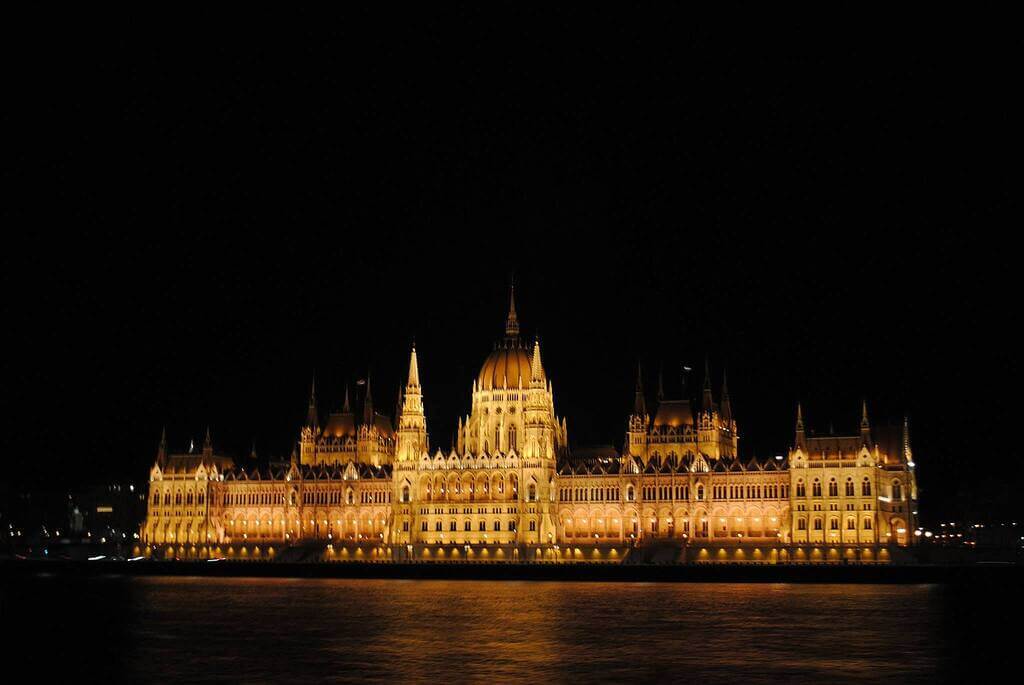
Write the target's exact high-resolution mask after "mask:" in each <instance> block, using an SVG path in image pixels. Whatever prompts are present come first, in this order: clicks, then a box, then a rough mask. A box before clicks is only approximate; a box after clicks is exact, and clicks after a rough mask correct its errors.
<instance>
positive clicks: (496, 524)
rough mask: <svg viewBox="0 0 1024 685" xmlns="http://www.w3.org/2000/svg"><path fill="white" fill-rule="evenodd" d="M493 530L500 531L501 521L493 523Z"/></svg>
mask: <svg viewBox="0 0 1024 685" xmlns="http://www.w3.org/2000/svg"><path fill="white" fill-rule="evenodd" d="M494 530H501V521H495V522H494Z"/></svg>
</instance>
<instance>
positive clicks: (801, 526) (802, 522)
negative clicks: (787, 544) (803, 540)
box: [796, 518, 807, 530]
mask: <svg viewBox="0 0 1024 685" xmlns="http://www.w3.org/2000/svg"><path fill="white" fill-rule="evenodd" d="M796 529H797V530H807V519H804V518H801V519H797V522H796Z"/></svg>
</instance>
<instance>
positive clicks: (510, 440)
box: [508, 426, 518, 450]
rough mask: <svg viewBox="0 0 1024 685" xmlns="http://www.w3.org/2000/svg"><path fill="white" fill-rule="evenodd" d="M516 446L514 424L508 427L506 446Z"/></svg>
mask: <svg viewBox="0 0 1024 685" xmlns="http://www.w3.org/2000/svg"><path fill="white" fill-rule="evenodd" d="M517 447H518V445H516V427H515V426H511V427H510V428H509V429H508V448H509V449H510V450H514V449H516V448H517Z"/></svg>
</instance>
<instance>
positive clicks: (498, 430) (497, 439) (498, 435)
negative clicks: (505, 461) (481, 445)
mask: <svg viewBox="0 0 1024 685" xmlns="http://www.w3.org/2000/svg"><path fill="white" fill-rule="evenodd" d="M494 449H495V450H500V449H501V428H495V429H494Z"/></svg>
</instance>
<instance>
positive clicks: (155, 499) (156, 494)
mask: <svg viewBox="0 0 1024 685" xmlns="http://www.w3.org/2000/svg"><path fill="white" fill-rule="evenodd" d="M153 504H160V493H159V492H154V493H153Z"/></svg>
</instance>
